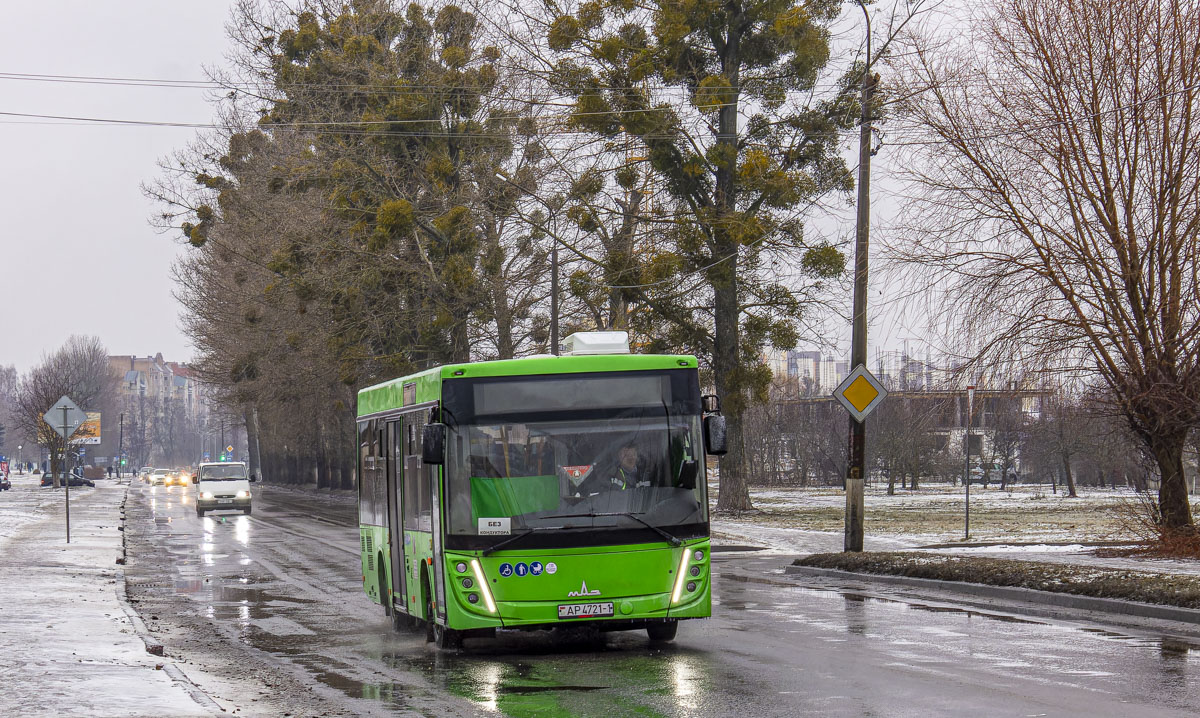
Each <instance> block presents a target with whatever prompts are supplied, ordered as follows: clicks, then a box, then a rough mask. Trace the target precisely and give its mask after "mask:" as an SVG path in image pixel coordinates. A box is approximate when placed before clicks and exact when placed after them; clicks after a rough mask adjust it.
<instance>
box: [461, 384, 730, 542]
mask: <svg viewBox="0 0 1200 718" xmlns="http://www.w3.org/2000/svg"><path fill="white" fill-rule="evenodd" d="M451 384H460V386H458V387H455V388H454V389H453V390H451V389H450V385H451ZM446 388H447V391H446V395H447V398H446V402H445V405H444V406H445V409H446V412H445V413H446V415H447V423H448V424H449V425H450V428H451V434H450V442H449V446H448V452H447V454H448V455H447V464H446V477H447V489H448V491H447V501H448V506H447V509H448V510H447V512H446V513H447V519H448V524H449V525H448V527H447V531H446V533H447V535H448V536H464V537H480V538H481V539H482V538H483V537H487V538H488V539H489V540H493V541H495V542H498V541H500V540H504V539H505V537H506V536H512V535H515V534H521V533H524V532H528V531H537V532H538V533H539V534H540V537H539V544H540V545H553V544H554V540H553V539H552V538H550V537H547V536H546V534H554V533H579V531H577V530H583V531H586V532H588V533H605V532H612V533H614V534H615V533H618V532H619V533H628V532H630V531H634V532H639V533H643V532H645V531H646V530H647V524H649V525H650V526H653V527H659V528H662V529H666V530H668V531H670V529H671V527H685V528H686V527H692V529H695V528H696V527H704V526H705V525H706V524H707V521H708V511H707V499H706V496H705V486H704V453H703V451H702V449H701V439H700V411H699V388H698V385H697V380H696V377H695V373H694V371H693V372H690V373H689V372H686V371H683V372H676V371H660V372H621V373H617V372H614V373H611V374H588V375H583V376H578V377H564V376H552V377H508V378H504V379H496V380H473V381H472V380H462V381H460V382H446ZM464 419H465V420H464ZM683 533H688V532H687V531H684V532H683ZM691 533H695V531H694V530H693V531H692V532H691ZM649 535H650V536H655V538H654V539H653V540H661V539H660V538H659V537H658V536H657V534H656V533H650V534H649ZM596 540H597V541H598V542H604V540H605V539H603V538H602V537H599V536H598V537H596ZM614 540H617V538H615V537H614ZM484 543H486V542H485V541H479V542H473V545H476V546H480V547H482V546H483V544H484Z"/></svg>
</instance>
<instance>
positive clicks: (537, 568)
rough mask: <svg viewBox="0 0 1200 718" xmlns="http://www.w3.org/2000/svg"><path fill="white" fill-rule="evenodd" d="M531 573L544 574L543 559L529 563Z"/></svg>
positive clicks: (535, 574)
mask: <svg viewBox="0 0 1200 718" xmlns="http://www.w3.org/2000/svg"><path fill="white" fill-rule="evenodd" d="M529 573H532V574H533V575H534V576H541V575H542V562H541V561H533V562H531V563H530V564H529Z"/></svg>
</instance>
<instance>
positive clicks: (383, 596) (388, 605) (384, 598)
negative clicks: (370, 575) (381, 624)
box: [375, 555, 392, 616]
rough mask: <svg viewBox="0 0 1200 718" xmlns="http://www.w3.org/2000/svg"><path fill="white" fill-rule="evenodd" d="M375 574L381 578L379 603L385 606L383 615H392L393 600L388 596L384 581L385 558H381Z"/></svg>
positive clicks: (377, 563)
mask: <svg viewBox="0 0 1200 718" xmlns="http://www.w3.org/2000/svg"><path fill="white" fill-rule="evenodd" d="M375 566H376V568H375V573H376V574H378V576H379V602H380V603H382V604H383V615H385V616H391V615H392V599H391V598H390V597H389V596H388V592H387V583H385V582H384V580H383V576H384V574H383V556H382V555H380V556H379V561H378V562H376V564H375Z"/></svg>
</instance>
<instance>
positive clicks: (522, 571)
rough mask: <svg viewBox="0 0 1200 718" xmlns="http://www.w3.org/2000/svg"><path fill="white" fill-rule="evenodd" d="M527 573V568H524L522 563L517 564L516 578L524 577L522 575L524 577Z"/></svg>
mask: <svg viewBox="0 0 1200 718" xmlns="http://www.w3.org/2000/svg"><path fill="white" fill-rule="evenodd" d="M527 573H529V567H528V566H526V565H525V564H523V563H519V564H517V575H518V576H524V575H525V574H527Z"/></svg>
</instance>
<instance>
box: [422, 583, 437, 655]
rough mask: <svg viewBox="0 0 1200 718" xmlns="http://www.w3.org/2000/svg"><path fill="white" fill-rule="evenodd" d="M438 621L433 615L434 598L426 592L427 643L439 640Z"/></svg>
mask: <svg viewBox="0 0 1200 718" xmlns="http://www.w3.org/2000/svg"><path fill="white" fill-rule="evenodd" d="M436 627H437V620H436V617H435V616H434V615H433V597H432V596H430V595H429V591H428V590H426V591H425V642H426V643H433V642H434V641H435V640H437V633H436Z"/></svg>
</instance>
